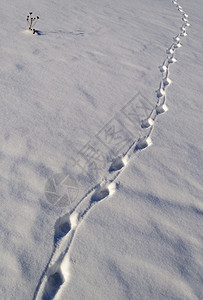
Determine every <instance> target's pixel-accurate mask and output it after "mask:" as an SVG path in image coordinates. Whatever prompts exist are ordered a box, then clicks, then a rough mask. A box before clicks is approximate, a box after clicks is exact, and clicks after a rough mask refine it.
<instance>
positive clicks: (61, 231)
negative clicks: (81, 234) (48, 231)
mask: <svg viewBox="0 0 203 300" xmlns="http://www.w3.org/2000/svg"><path fill="white" fill-rule="evenodd" d="M70 230H71V223H70V216H69V214H66V215H64V216H63V217H60V218H58V220H57V221H56V223H55V233H54V243H57V242H58V241H59V240H60V239H61V238H62V237H64V236H65V235H66V234H67V233H68V232H69V231H70Z"/></svg>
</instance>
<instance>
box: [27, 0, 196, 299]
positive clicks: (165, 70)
mask: <svg viewBox="0 0 203 300" xmlns="http://www.w3.org/2000/svg"><path fill="white" fill-rule="evenodd" d="M172 3H173V4H174V5H176V7H177V9H178V11H179V12H181V13H182V21H183V22H184V24H183V25H182V27H181V28H180V30H181V31H180V33H178V34H177V35H176V36H175V37H174V38H173V40H174V43H173V44H172V45H171V46H170V47H169V48H168V49H167V50H166V54H168V55H169V56H167V57H166V59H165V61H164V62H163V64H162V66H160V67H159V69H160V72H161V73H162V80H161V81H160V85H159V89H158V90H157V91H156V96H157V103H156V105H155V107H154V108H153V110H152V111H151V113H150V115H149V116H148V118H146V119H144V120H142V122H141V125H140V126H141V127H142V128H144V129H148V128H150V130H149V133H148V134H146V135H145V136H143V137H140V138H139V139H138V140H137V141H134V143H133V144H132V145H131V146H130V147H129V149H128V151H127V152H126V153H124V154H123V155H121V156H119V157H117V158H116V159H114V160H113V161H112V163H111V165H110V167H109V172H108V176H107V178H104V179H103V180H102V181H101V182H100V183H98V184H97V185H96V186H95V187H93V188H92V189H90V190H89V191H88V192H87V193H86V194H85V195H84V196H83V198H82V199H81V200H80V201H79V203H78V204H77V205H76V206H75V207H74V208H73V209H72V211H71V212H70V213H67V214H65V215H64V216H62V217H59V218H58V220H57V221H56V223H55V233H54V247H53V251H52V254H51V257H50V259H49V260H48V263H47V266H46V268H45V270H44V272H43V274H42V276H41V278H40V280H39V283H38V286H37V288H36V290H35V294H34V297H33V300H35V299H42V300H50V299H54V298H55V296H56V295H57V293H58V291H59V290H60V289H61V287H62V286H63V285H64V284H65V283H68V281H69V277H70V271H69V264H70V260H69V251H70V249H71V245H72V241H73V239H74V236H75V234H76V233H77V230H78V229H79V226H80V224H81V223H82V221H83V219H84V218H85V216H86V214H87V213H88V212H89V211H90V210H91V208H92V207H93V206H94V205H96V204H97V203H100V202H101V201H103V200H104V199H107V198H109V197H110V196H111V195H112V194H113V193H114V192H115V190H116V188H117V184H116V180H117V178H118V176H119V175H120V174H121V173H122V171H123V170H124V169H125V167H126V165H127V163H128V161H130V159H131V158H132V157H133V156H134V155H135V153H136V152H137V151H142V150H145V149H146V148H148V147H149V146H151V145H152V139H151V135H152V132H153V129H154V126H155V121H156V118H157V117H158V116H159V115H160V114H163V113H165V112H166V111H167V110H168V107H167V105H166V92H167V88H168V86H169V85H170V84H171V83H172V81H171V79H170V78H169V68H170V65H172V64H173V63H174V62H176V61H177V60H176V58H175V57H174V55H175V51H176V50H177V49H178V48H180V47H181V46H182V44H181V43H180V41H181V37H185V36H187V32H186V29H187V28H188V27H189V26H190V23H189V22H188V15H187V14H186V13H185V12H184V11H183V8H182V6H180V5H179V4H178V1H175V0H174V1H172ZM133 147H134V149H133ZM112 174H113V176H112Z"/></svg>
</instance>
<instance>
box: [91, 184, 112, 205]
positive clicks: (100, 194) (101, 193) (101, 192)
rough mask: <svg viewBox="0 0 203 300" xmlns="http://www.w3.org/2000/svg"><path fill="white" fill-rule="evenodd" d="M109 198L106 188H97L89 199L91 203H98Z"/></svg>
mask: <svg viewBox="0 0 203 300" xmlns="http://www.w3.org/2000/svg"><path fill="white" fill-rule="evenodd" d="M107 196H109V189H108V188H107V187H104V188H99V189H98V190H97V191H96V192H95V193H94V194H93V195H92V198H91V202H98V201H100V200H102V199H104V198H106V197H107Z"/></svg>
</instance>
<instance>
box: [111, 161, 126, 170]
mask: <svg viewBox="0 0 203 300" xmlns="http://www.w3.org/2000/svg"><path fill="white" fill-rule="evenodd" d="M124 166H125V164H124V162H123V160H122V158H121V157H117V158H116V159H115V160H114V161H113V162H112V164H111V166H110V168H109V172H114V171H118V170H120V169H122V168H123V167H124Z"/></svg>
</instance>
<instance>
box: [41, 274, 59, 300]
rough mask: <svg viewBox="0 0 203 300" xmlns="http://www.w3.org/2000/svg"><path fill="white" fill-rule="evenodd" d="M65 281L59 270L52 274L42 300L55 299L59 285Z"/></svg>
mask: <svg viewBox="0 0 203 300" xmlns="http://www.w3.org/2000/svg"><path fill="white" fill-rule="evenodd" d="M63 282H64V279H63V276H62V275H61V274H60V273H59V272H55V273H54V274H52V275H50V276H49V277H48V279H47V283H46V285H45V289H44V293H43V296H42V300H51V299H54V297H55V295H56V293H57V292H58V290H59V287H60V286H61V285H62V284H63Z"/></svg>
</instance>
